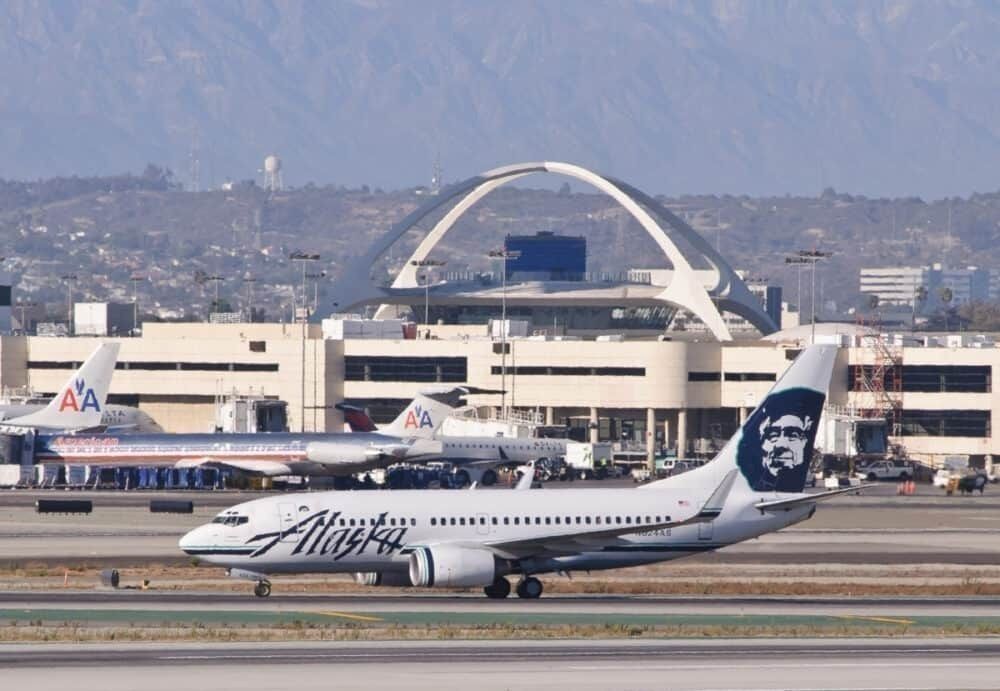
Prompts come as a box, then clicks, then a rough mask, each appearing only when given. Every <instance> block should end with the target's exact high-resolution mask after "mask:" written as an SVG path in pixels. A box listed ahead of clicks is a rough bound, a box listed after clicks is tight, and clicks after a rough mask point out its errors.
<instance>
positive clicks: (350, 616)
mask: <svg viewBox="0 0 1000 691" xmlns="http://www.w3.org/2000/svg"><path fill="white" fill-rule="evenodd" d="M319 614H323V615H325V616H328V617H341V618H343V619H354V620H356V621H382V619H379V618H378V617H367V616H365V615H363V614H348V613H347V612H319Z"/></svg>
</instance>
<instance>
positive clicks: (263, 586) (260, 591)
mask: <svg viewBox="0 0 1000 691" xmlns="http://www.w3.org/2000/svg"><path fill="white" fill-rule="evenodd" d="M253 594H254V595H256V596H257V597H267V596H268V595H270V594H271V582H270V581H258V582H257V585H255V586H254V587H253Z"/></svg>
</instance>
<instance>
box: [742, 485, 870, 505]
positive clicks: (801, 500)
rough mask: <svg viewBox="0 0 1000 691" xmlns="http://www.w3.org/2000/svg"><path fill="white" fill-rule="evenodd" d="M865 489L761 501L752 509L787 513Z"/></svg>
mask: <svg viewBox="0 0 1000 691" xmlns="http://www.w3.org/2000/svg"><path fill="white" fill-rule="evenodd" d="M867 487H868V485H854V486H853V487H841V488H840V489H832V490H830V491H829V492H817V493H816V494H804V495H800V496H797V497H792V498H791V499H778V500H775V501H762V502H760V503H758V504H754V505H753V507H754V508H755V509H758V510H760V511H787V510H788V509H794V508H795V507H797V506H806V505H808V504H816V503H818V502H821V501H826V500H827V499H832V498H833V497H836V496H839V495H841V494H850V493H851V492H854V493H855V494H859V493H860V492H861V491H862V490H864V489H867Z"/></svg>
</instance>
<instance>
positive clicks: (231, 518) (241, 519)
mask: <svg viewBox="0 0 1000 691" xmlns="http://www.w3.org/2000/svg"><path fill="white" fill-rule="evenodd" d="M249 522H250V518H249V517H248V516H240V515H238V514H235V513H231V514H226V515H223V516H216V517H215V518H213V519H212V523H222V524H223V525H225V526H228V527H230V528H232V527H235V526H238V525H243V524H244V523H249Z"/></svg>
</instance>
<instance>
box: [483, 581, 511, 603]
mask: <svg viewBox="0 0 1000 691" xmlns="http://www.w3.org/2000/svg"><path fill="white" fill-rule="evenodd" d="M483 592H484V593H486V597H488V598H490V599H491V600H502V599H504V598H505V597H507V596H508V595H510V581H508V580H507V579H506V578H504V577H503V576H498V577H497V579H496V580H495V581H493V583H492V584H490V585H488V586H486V587H485V588H483Z"/></svg>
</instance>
